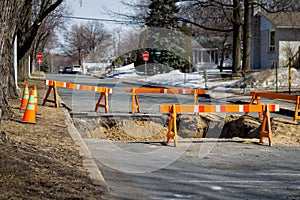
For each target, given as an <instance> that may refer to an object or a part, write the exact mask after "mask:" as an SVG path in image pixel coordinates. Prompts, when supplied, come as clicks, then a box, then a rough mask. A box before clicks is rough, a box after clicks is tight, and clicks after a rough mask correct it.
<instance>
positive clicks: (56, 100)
mask: <svg viewBox="0 0 300 200" xmlns="http://www.w3.org/2000/svg"><path fill="white" fill-rule="evenodd" d="M46 85H48V86H49V87H48V90H47V93H46V96H45V98H44V101H43V104H42V106H44V105H45V104H46V102H51V103H54V105H55V108H58V95H57V88H56V83H55V81H53V80H46ZM52 89H53V97H54V100H49V99H48V97H49V95H50V93H51V91H52Z"/></svg>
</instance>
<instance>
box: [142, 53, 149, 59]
mask: <svg viewBox="0 0 300 200" xmlns="http://www.w3.org/2000/svg"><path fill="white" fill-rule="evenodd" d="M143 60H144V61H148V60H149V52H148V51H145V52H144V53H143Z"/></svg>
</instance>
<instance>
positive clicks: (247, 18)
mask: <svg viewBox="0 0 300 200" xmlns="http://www.w3.org/2000/svg"><path fill="white" fill-rule="evenodd" d="M251 22H252V0H245V14H244V26H243V33H244V38H243V65H242V68H243V71H249V70H250V59H251V57H250V54H251V39H252V32H251V30H252V23H251Z"/></svg>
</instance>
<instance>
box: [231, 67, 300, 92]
mask: <svg viewBox="0 0 300 200" xmlns="http://www.w3.org/2000/svg"><path fill="white" fill-rule="evenodd" d="M288 79H289V70H288V68H281V69H278V71H277V84H278V88H288V86H289V81H288ZM245 83H246V88H250V89H275V88H276V70H264V71H260V72H255V73H252V74H250V75H246V78H245V79H244V78H241V79H239V80H237V81H235V82H233V83H231V84H228V85H227V87H228V88H237V89H238V88H244V85H245ZM299 87H300V73H299V72H298V71H297V70H296V69H292V88H299Z"/></svg>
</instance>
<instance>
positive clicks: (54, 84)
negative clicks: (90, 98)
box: [43, 80, 112, 113]
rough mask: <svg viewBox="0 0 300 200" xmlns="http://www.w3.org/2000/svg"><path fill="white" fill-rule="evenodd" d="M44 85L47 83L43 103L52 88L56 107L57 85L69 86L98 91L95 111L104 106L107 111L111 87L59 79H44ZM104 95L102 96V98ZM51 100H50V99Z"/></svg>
mask: <svg viewBox="0 0 300 200" xmlns="http://www.w3.org/2000/svg"><path fill="white" fill-rule="evenodd" d="M46 85H49V88H48V91H47V94H46V96H45V98H44V102H43V105H44V104H45V103H46V101H49V100H48V96H49V94H50V92H51V90H52V88H53V89H54V102H55V107H56V108H58V99H57V97H58V95H57V90H56V88H57V87H63V88H70V89H78V90H87V91H92V92H100V97H99V99H98V102H97V103H96V105H95V112H97V111H98V108H99V107H101V108H104V109H105V112H106V113H107V112H108V94H111V93H112V89H111V88H106V87H104V88H103V87H97V86H91V85H81V84H74V83H69V82H60V81H53V80H46ZM103 97H104V98H103ZM102 99H104V103H103V104H102V103H101V100H102ZM51 102H52V101H51Z"/></svg>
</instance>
